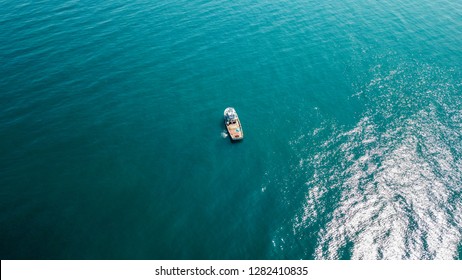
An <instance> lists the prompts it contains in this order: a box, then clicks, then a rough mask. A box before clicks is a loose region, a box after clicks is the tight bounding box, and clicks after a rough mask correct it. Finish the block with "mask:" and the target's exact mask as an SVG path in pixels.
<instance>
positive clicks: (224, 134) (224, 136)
mask: <svg viewBox="0 0 462 280" xmlns="http://www.w3.org/2000/svg"><path fill="white" fill-rule="evenodd" d="M226 137H228V132H227V131H226V130H223V131H222V132H221V138H223V139H224V138H226Z"/></svg>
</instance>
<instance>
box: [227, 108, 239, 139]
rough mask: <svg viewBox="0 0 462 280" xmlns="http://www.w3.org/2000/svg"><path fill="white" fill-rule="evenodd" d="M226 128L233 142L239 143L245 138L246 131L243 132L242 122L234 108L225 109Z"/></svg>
mask: <svg viewBox="0 0 462 280" xmlns="http://www.w3.org/2000/svg"><path fill="white" fill-rule="evenodd" d="M224 115H225V126H226V129H227V130H228V134H229V136H230V137H231V140H233V141H237V140H241V139H243V138H244V131H243V130H242V126H241V121H240V120H239V117H238V116H237V113H236V110H234V108H232V107H228V108H226V109H225V114H224Z"/></svg>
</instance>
